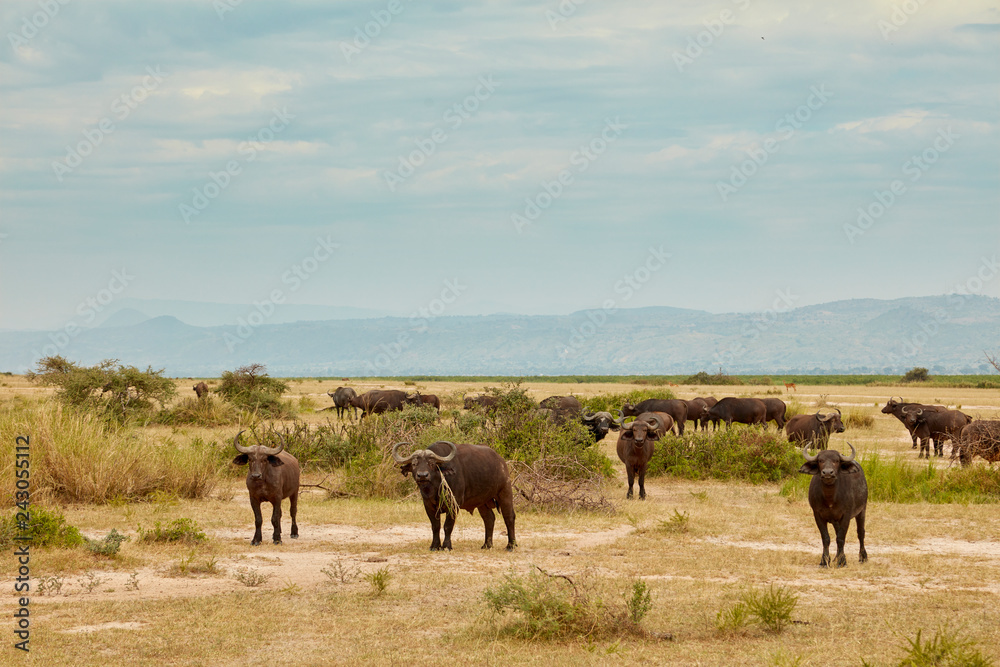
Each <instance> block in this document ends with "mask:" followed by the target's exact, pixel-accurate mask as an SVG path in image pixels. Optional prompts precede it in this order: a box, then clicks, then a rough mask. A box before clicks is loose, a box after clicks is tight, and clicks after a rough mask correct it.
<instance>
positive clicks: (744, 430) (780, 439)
mask: <svg viewBox="0 0 1000 667" xmlns="http://www.w3.org/2000/svg"><path fill="white" fill-rule="evenodd" d="M801 465H802V454H800V453H799V451H798V450H797V449H796V448H795V447H794V446H792V445H791V444H790V443H789V442H788V440H786V439H785V437H784V434H782V433H779V432H775V431H770V430H764V429H761V428H760V427H753V426H744V425H742V424H733V426H732V428H729V429H727V428H720V429H719V430H718V431H715V432H714V433H708V432H704V431H701V432H694V431H687V432H685V433H684V435H683V436H680V437H677V436H674V435H672V434H667V436H666V437H664V438H661V439H660V440H659V441H657V443H656V448H655V450H654V451H653V458H652V459H651V460H650V462H649V468H648V474H649V475H653V476H655V475H672V476H674V477H682V478H684V479H710V478H713V479H721V480H729V479H743V480H747V481H749V482H753V483H754V484H761V483H764V482H777V481H779V480H781V479H783V478H785V477H788V476H790V475H793V474H794V473H796V472H797V471H798V469H799V467H801Z"/></svg>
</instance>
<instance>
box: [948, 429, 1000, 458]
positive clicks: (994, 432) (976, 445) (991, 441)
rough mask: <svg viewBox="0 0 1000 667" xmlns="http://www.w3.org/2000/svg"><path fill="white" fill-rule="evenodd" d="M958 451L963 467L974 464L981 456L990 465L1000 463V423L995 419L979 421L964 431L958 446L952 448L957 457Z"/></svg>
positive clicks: (952, 453) (952, 452)
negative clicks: (976, 457)
mask: <svg viewBox="0 0 1000 667" xmlns="http://www.w3.org/2000/svg"><path fill="white" fill-rule="evenodd" d="M956 449H958V459H959V460H960V461H961V462H962V465H963V466H967V465H969V464H970V463H972V459H973V457H975V456H981V457H983V458H984V459H986V461H987V462H989V463H995V462H996V461H1000V421H997V420H995V419H977V420H975V421H973V422H972V423H971V424H969V425H968V426H966V427H965V428H963V429H962V437H961V438H960V439H959V441H958V445H957V446H954V447H952V448H951V455H952V456H953V457H954V456H955V450H956Z"/></svg>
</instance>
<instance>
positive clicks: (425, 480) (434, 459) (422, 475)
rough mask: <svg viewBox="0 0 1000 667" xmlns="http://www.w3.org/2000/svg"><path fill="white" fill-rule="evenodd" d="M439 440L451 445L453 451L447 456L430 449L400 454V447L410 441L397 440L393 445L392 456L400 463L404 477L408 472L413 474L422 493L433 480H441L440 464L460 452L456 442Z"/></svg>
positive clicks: (400, 469)
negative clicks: (407, 454)
mask: <svg viewBox="0 0 1000 667" xmlns="http://www.w3.org/2000/svg"><path fill="white" fill-rule="evenodd" d="M438 442H443V443H444V444H446V445H450V446H451V453H450V454H448V455H447V456H441V455H440V454H438V453H436V452H434V451H431V450H430V449H418V450H416V451H415V452H413V453H411V454H410V455H409V456H400V455H399V448H400V447H402V446H404V445H408V444H410V443H408V442H397V443H396V444H395V445H393V446H392V458H393V460H394V461H396V463H398V464H399V471H400V472H401V473H403V477H406V475H407V474H411V475H413V480H414V481H415V482H416V483H417V486H419V487H420V491H421V494H423V493H424V491H425V489H426V488H427V487H429V486H430V485H431V484H432V482H439V481H440V473H439V472H438V468H439V466H440V465H441V464H443V463H448V462H449V461H451V460H452V459H453V458H455V455H456V454H458V447H457V446H456V445H455V443H453V442H448V441H447V440H439V441H438ZM434 444H437V443H434Z"/></svg>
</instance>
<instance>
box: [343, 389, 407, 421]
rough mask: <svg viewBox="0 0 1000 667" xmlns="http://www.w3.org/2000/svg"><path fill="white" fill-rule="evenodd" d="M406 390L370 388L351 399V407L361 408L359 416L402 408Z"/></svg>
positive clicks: (363, 416)
mask: <svg viewBox="0 0 1000 667" xmlns="http://www.w3.org/2000/svg"><path fill="white" fill-rule="evenodd" d="M405 400H406V392H405V391H400V390H399V389H372V390H370V391H366V392H365V393H363V394H361V395H360V396H355V397H354V398H352V399H351V407H355V408H361V418H362V419H364V418H365V416H367V415H380V414H382V413H383V412H392V411H393V410H402V409H403V401H405Z"/></svg>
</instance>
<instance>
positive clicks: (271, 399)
mask: <svg viewBox="0 0 1000 667" xmlns="http://www.w3.org/2000/svg"><path fill="white" fill-rule="evenodd" d="M265 370H266V367H265V366H264V365H263V364H250V365H248V366H240V367H239V368H237V369H236V370H234V371H225V372H223V373H222V377H221V378H220V381H219V386H218V388H216V389H215V392H216V393H217V394H219V395H220V396H222V397H223V398H225V399H226V400H227V401H229V402H230V403H232V404H233V405H235V406H236V407H237V408H239V409H241V410H243V411H245V412H250V413H254V414H256V415H258V416H260V417H263V418H266V419H285V418H288V417H291V413H290V410H289V408H288V406H286V405H285V404H284V403H282V402H281V395H282V394H284V393H285V392H287V391H288V385H287V384H286V383H284V382H282V381H281V380H277V379H275V378H272V377H269V376H268V374H267V373H266V372H264V371H265Z"/></svg>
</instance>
